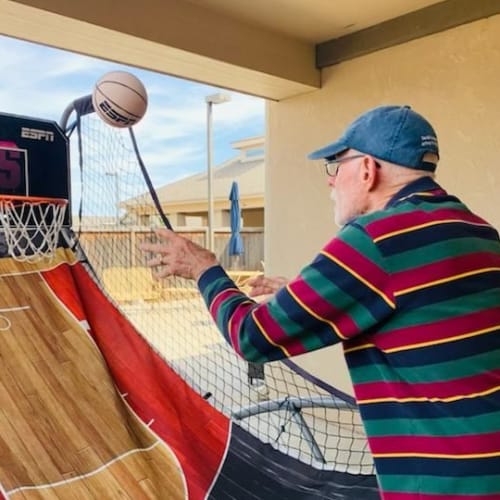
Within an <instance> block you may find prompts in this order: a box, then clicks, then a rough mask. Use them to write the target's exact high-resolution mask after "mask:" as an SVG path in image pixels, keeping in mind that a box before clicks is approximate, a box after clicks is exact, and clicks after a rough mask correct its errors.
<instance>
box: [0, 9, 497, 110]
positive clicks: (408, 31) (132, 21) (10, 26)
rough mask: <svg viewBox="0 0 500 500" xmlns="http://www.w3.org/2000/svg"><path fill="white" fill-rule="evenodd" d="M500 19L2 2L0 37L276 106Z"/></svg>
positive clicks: (469, 12) (420, 12) (422, 12)
mask: <svg viewBox="0 0 500 500" xmlns="http://www.w3.org/2000/svg"><path fill="white" fill-rule="evenodd" d="M498 12H500V2H498V0H474V2H472V1H470V0H446V1H439V0H404V1H401V0H252V1H251V2H248V1H247V0H141V1H139V2H138V1H137V0H121V1H120V2H116V1H114V0H86V1H85V2H82V1H77V0H74V1H67V0H66V1H65V0H0V33H2V34H5V35H7V36H12V37H15V38H20V39H24V40H28V41H33V42H37V43H41V44H46V45H50V46H54V47H58V48H63V49H67V50H71V51H74V52H78V53H82V54H87V55H91V56H95V57H100V58H103V59H108V60H111V61H116V62H120V63H124V64H128V65H131V66H137V67H142V68H147V69H151V70H153V71H158V72H160V73H165V74H170V75H174V76H178V77H181V78H186V79H190V80H194V81H200V82H204V83H208V84H211V85H214V86H218V87H224V88H228V89H233V90H237V91H240V92H245V93H249V94H254V95H259V96H261V97H266V98H268V99H273V100H280V99H284V98H287V97H290V96H294V95H298V94H301V93H306V92H310V91H312V90H315V89H317V88H319V87H320V85H321V82H320V68H322V67H325V66H328V65H331V64H336V63H338V62H341V61H343V60H346V59H350V58H353V57H358V56H360V55H363V54H366V53H369V52H371V51H374V50H380V49H382V48H385V47H389V46H391V45H395V44H397V43H403V42H406V41H408V40H411V39H413V38H417V37H421V36H426V35H429V34H431V33H435V32H438V31H441V30H444V29H448V28H450V27H453V26H457V25H459V24H463V23H466V22H471V21H473V20H475V19H480V18H482V17H487V16H490V15H493V14H496V13H498Z"/></svg>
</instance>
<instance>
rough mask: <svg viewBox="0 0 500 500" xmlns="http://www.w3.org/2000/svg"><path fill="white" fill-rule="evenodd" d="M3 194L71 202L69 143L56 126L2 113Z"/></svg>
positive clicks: (68, 215) (67, 220)
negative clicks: (62, 199)
mask: <svg viewBox="0 0 500 500" xmlns="http://www.w3.org/2000/svg"><path fill="white" fill-rule="evenodd" d="M2 194H4V195H20V196H38V197H50V198H65V199H68V200H70V168H69V140H68V138H67V137H66V135H65V134H64V132H63V131H62V129H61V128H60V127H59V125H58V124H57V123H56V122H52V121H47V120H40V119H37V118H30V117H25V116H18V115H12V114H6V113H1V112H0V195H2ZM70 218H71V210H67V211H66V216H65V221H64V225H65V226H69V225H70V222H71V221H70Z"/></svg>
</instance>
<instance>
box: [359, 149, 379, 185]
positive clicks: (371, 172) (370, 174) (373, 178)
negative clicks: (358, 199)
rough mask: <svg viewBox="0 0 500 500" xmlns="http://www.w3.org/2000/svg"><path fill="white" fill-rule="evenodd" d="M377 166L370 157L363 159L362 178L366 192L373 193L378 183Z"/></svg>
mask: <svg viewBox="0 0 500 500" xmlns="http://www.w3.org/2000/svg"><path fill="white" fill-rule="evenodd" d="M378 170H379V167H378V164H377V162H376V161H375V159H374V158H373V157H372V156H368V155H367V156H365V157H364V158H363V166H362V178H363V182H364V183H365V187H366V190H367V191H373V189H375V188H376V187H377V183H378V179H379V176H378Z"/></svg>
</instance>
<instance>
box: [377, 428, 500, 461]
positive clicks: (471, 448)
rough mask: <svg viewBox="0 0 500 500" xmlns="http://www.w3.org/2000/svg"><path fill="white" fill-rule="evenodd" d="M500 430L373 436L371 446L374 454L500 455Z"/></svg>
mask: <svg viewBox="0 0 500 500" xmlns="http://www.w3.org/2000/svg"><path fill="white" fill-rule="evenodd" d="M499 443H500V432H491V433H488V434H477V435H467V436H390V437H372V438H371V440H370V448H371V450H372V453H373V454H374V455H386V454H397V453H407V454H410V455H412V454H423V455H454V456H456V457H460V456H462V457H465V456H468V455H486V454H491V453H497V454H499V455H500V447H499Z"/></svg>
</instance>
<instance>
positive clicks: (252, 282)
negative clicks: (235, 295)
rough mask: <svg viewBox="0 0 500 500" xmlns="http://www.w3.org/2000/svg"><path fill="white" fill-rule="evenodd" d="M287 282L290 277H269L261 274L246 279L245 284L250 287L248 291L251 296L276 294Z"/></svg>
mask: <svg viewBox="0 0 500 500" xmlns="http://www.w3.org/2000/svg"><path fill="white" fill-rule="evenodd" d="M287 283H288V279H287V278H283V276H273V277H268V276H264V275H263V274H261V275H259V276H256V277H255V278H250V279H248V280H246V281H245V286H249V287H250V291H249V293H248V295H249V296H250V297H257V296H259V295H269V294H274V293H276V292H277V291H278V290H279V289H280V288H281V287H282V286H284V285H286V284H287Z"/></svg>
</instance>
